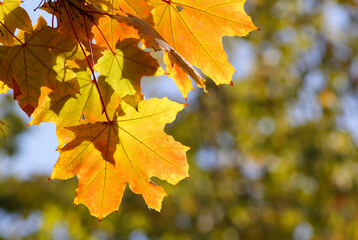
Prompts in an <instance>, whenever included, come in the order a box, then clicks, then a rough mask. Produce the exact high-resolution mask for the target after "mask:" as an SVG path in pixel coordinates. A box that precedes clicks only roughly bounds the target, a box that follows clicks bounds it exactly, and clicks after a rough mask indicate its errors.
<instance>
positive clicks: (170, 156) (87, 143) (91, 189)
mask: <svg viewBox="0 0 358 240" xmlns="http://www.w3.org/2000/svg"><path fill="white" fill-rule="evenodd" d="M183 107H184V106H183V105H181V104H177V103H174V102H171V101H169V100H167V99H150V100H146V101H142V102H141V103H140V104H139V106H138V111H136V110H135V109H133V108H132V107H125V106H124V109H125V110H124V111H125V113H126V115H125V116H123V117H118V118H115V119H114V120H113V121H112V122H97V123H95V124H85V125H80V126H76V127H70V128H69V130H71V131H73V132H74V133H75V135H76V137H75V138H74V140H73V141H71V142H69V143H67V144H66V145H65V146H64V147H63V148H61V149H59V151H60V152H61V155H60V158H59V160H58V162H57V163H56V165H55V167H54V170H53V173H52V175H51V178H57V179H67V178H70V177H73V176H75V175H77V176H78V180H79V185H78V189H77V195H76V199H75V204H80V203H83V204H85V205H86V206H87V207H88V208H89V209H90V212H91V214H92V215H95V216H97V217H98V218H99V219H102V218H103V217H105V216H106V215H108V214H109V213H110V212H112V211H115V210H117V209H118V206H119V204H120V202H121V198H122V195H123V191H124V188H125V185H126V184H127V183H128V184H129V186H130V188H131V190H132V191H133V192H135V193H138V194H142V195H143V198H144V200H145V202H146V203H147V205H148V207H150V208H153V209H155V210H157V211H159V210H160V209H161V203H162V200H163V197H164V196H166V193H165V191H164V190H163V188H161V187H160V186H157V185H155V184H154V183H153V182H152V181H151V177H153V176H156V177H158V178H160V179H162V180H166V181H168V182H169V183H171V184H176V183H178V182H179V181H180V180H182V179H183V178H185V177H187V176H188V165H187V162H186V156H185V152H186V151H187V150H188V148H187V147H185V146H183V145H181V144H180V143H178V142H176V141H175V140H174V139H173V138H172V137H171V136H169V135H167V134H165V133H164V131H163V129H164V126H165V124H166V123H169V122H171V121H173V120H174V119H175V116H176V114H177V112H178V111H180V110H181V109H182V108H183ZM138 126H143V127H138ZM144 126H145V127H144Z"/></svg>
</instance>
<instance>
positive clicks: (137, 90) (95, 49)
mask: <svg viewBox="0 0 358 240" xmlns="http://www.w3.org/2000/svg"><path fill="white" fill-rule="evenodd" d="M43 2H44V4H43V6H41V9H44V10H45V11H47V12H48V13H50V14H53V16H54V17H56V19H57V26H56V27H54V26H52V27H50V26H47V23H46V21H45V20H44V19H43V18H42V17H40V18H39V21H38V22H37V24H36V25H35V26H31V21H30V19H29V17H28V14H27V13H26V11H25V10H24V9H22V8H21V7H19V4H20V3H21V1H20V0H5V1H3V2H0V34H1V36H0V66H1V68H0V94H1V93H6V92H7V91H8V90H9V89H12V90H13V94H14V98H15V99H16V100H17V101H18V103H19V106H20V107H21V108H22V109H23V111H24V112H25V113H26V114H27V115H28V116H30V115H32V117H33V119H32V121H31V122H30V125H34V124H35V125H37V124H40V123H41V122H53V123H55V124H56V128H57V129H56V134H57V138H58V141H59V147H58V150H59V151H60V153H61V154H60V158H59V160H58V162H57V163H56V165H55V167H54V170H53V173H52V175H51V178H58V179H67V178H70V177H73V176H78V180H79V185H78V189H77V195H76V198H75V204H80V203H83V204H85V205H86V206H88V208H89V210H90V212H91V214H92V215H95V216H97V217H98V218H100V219H102V218H103V217H105V216H106V215H108V214H109V213H110V212H112V211H115V210H117V209H118V206H119V204H120V202H121V199H122V195H123V192H124V189H125V186H126V185H127V183H128V185H129V187H130V188H131V189H132V191H133V192H135V193H138V194H141V195H142V196H143V198H144V200H145V202H146V203H147V205H148V206H149V207H150V208H153V209H156V210H158V211H159V210H160V209H161V204H162V200H163V198H164V196H166V193H165V191H164V189H163V188H162V187H160V186H157V185H156V184H155V183H154V182H153V181H152V180H151V178H152V177H158V178H159V179H162V180H165V181H167V182H169V183H171V184H176V183H177V182H179V181H180V180H182V179H183V178H185V177H187V176H188V164H187V162H186V151H187V150H188V148H187V147H185V146H183V145H181V144H180V143H178V142H176V141H175V140H174V139H173V138H172V137H171V136H168V135H167V134H166V133H165V132H164V127H165V124H167V123H170V122H172V121H173V120H174V119H175V116H176V114H177V113H178V111H180V110H182V109H183V107H184V105H181V104H178V103H174V102H171V101H169V100H168V99H166V98H165V99H149V100H143V99H144V97H143V94H142V91H141V79H142V77H143V76H157V75H160V74H164V73H165V72H164V71H163V70H162V69H161V68H160V67H159V64H158V60H157V59H154V58H153V57H152V55H153V52H151V50H150V49H144V48H146V47H149V48H152V49H153V50H154V51H162V52H163V53H164V58H163V60H164V63H165V65H166V67H165V71H166V72H167V74H169V76H170V77H172V78H173V79H174V81H175V83H176V84H177V86H178V88H179V90H180V91H181V92H182V93H183V96H184V97H185V98H186V96H187V94H188V92H189V91H190V90H192V89H193V87H192V84H191V81H192V80H193V81H195V82H196V84H197V85H198V86H199V87H202V88H204V90H205V80H204V79H203V77H202V76H201V75H200V74H199V73H198V71H197V70H196V68H195V67H194V65H195V66H196V67H199V68H202V69H203V70H204V72H205V73H206V74H208V76H210V77H211V78H213V79H214V80H215V82H216V83H217V84H221V83H230V81H231V75H232V73H233V71H234V70H233V68H232V67H231V66H230V64H229V63H228V62H227V59H226V56H225V52H224V51H223V49H222V44H221V41H222V37H223V36H224V35H227V36H233V35H239V36H244V35H247V34H248V33H249V32H250V31H252V30H254V29H256V28H255V26H254V25H253V24H252V22H251V19H250V17H248V16H247V15H246V13H245V11H244V8H243V4H244V2H245V1H244V0H240V1H231V2H229V1H228V0H224V1H218V0H210V1H209V0H208V1H198V0H178V1H177V2H174V1H164V0H160V1H159V0H132V1H130V0H86V1H82V0H81V1H74V0H57V1H43ZM52 25H54V23H53V24H52ZM16 29H19V31H18V34H17V35H16V36H15V35H14V33H15V30H16ZM209 32H210V33H211V34H210V35H208V34H207V33H209ZM162 65H163V64H162ZM0 125H2V122H0ZM0 130H1V129H0Z"/></svg>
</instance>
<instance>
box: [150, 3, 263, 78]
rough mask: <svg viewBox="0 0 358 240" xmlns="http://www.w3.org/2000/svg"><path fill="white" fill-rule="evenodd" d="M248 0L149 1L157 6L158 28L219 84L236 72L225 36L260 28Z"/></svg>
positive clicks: (155, 18) (171, 42)
mask: <svg viewBox="0 0 358 240" xmlns="http://www.w3.org/2000/svg"><path fill="white" fill-rule="evenodd" d="M245 1H246V0H206V1H198V0H174V1H172V0H169V1H164V0H150V1H149V4H150V5H152V6H154V10H153V12H152V13H153V18H154V23H155V29H156V30H157V31H158V32H159V33H160V34H161V36H163V38H164V39H165V40H166V41H167V42H168V44H170V45H171V46H172V47H173V48H174V49H176V50H177V51H178V52H179V53H180V55H182V56H183V57H184V58H185V59H186V60H188V61H189V62H190V63H191V64H193V65H195V66H197V67H198V68H200V69H201V70H202V71H203V72H204V73H205V74H206V75H207V76H209V77H210V78H211V79H213V80H214V82H215V83H216V84H218V85H219V84H223V83H225V84H229V83H231V79H232V75H233V73H234V72H235V70H234V68H233V67H232V66H231V65H230V63H229V62H228V60H227V57H226V53H225V51H224V50H223V45H222V37H223V36H247V35H248V33H249V32H250V31H253V30H257V28H256V27H255V25H254V24H253V23H252V21H251V18H250V17H249V16H247V14H246V13H245V10H244V3H245ZM183 81H185V80H183ZM187 81H189V79H187Z"/></svg>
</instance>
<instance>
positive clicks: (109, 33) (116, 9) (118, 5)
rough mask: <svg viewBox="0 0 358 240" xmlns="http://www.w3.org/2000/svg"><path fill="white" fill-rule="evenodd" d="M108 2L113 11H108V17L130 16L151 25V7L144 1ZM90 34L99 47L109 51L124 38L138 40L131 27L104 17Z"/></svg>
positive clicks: (122, 0) (116, 0)
mask: <svg viewBox="0 0 358 240" xmlns="http://www.w3.org/2000/svg"><path fill="white" fill-rule="evenodd" d="M110 2H111V4H112V6H113V9H111V10H109V11H108V13H109V14H110V15H116V14H118V13H121V14H131V15H134V16H137V17H139V18H142V19H147V22H150V23H153V18H152V15H151V10H152V9H153V7H152V6H149V5H148V4H147V1H145V0H131V1H128V0H121V1H119V0H111V1H110ZM92 32H93V34H94V37H95V40H96V43H97V44H98V45H99V46H102V47H109V48H111V49H114V48H115V45H116V44H117V42H118V41H119V40H123V39H124V38H139V36H138V32H137V31H136V30H134V29H133V28H132V27H129V26H128V25H127V24H124V23H120V22H118V21H116V20H114V19H113V18H111V17H109V16H106V15H105V16H103V17H101V18H100V19H99V23H98V24H97V25H94V27H93V28H92Z"/></svg>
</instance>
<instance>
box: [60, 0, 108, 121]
mask: <svg viewBox="0 0 358 240" xmlns="http://www.w3.org/2000/svg"><path fill="white" fill-rule="evenodd" d="M61 2H62V4H63V7H64V9H65V11H66V14H67V17H68V19H69V21H70V23H71V27H72V30H73V33H74V34H75V36H76V39H77V42H78V44H79V45H80V48H81V50H82V52H83V55H84V56H85V58H86V62H87V64H88V66H89V68H90V70H91V73H92V77H93V81H92V82H93V83H94V85H95V86H96V89H97V91H98V95H99V98H100V101H101V105H102V111H103V112H104V114H105V115H106V119H107V121H108V122H111V120H110V118H109V116H108V113H107V108H106V105H105V103H104V100H103V96H102V94H101V91H100V89H99V86H98V83H97V79H96V75H95V72H94V69H93V65H92V63H94V60H93V51H92V48H91V47H90V51H91V57H92V63H91V62H90V60H89V59H88V57H87V55H86V51H85V49H84V48H83V46H82V43H81V40H80V38H79V37H78V34H77V32H76V29H75V26H74V25H73V22H72V19H71V16H70V14H69V12H68V9H67V7H66V5H65V1H64V0H61ZM85 22H86V21H85ZM86 33H87V28H86ZM87 37H88V33H87ZM90 46H91V43H90Z"/></svg>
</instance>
